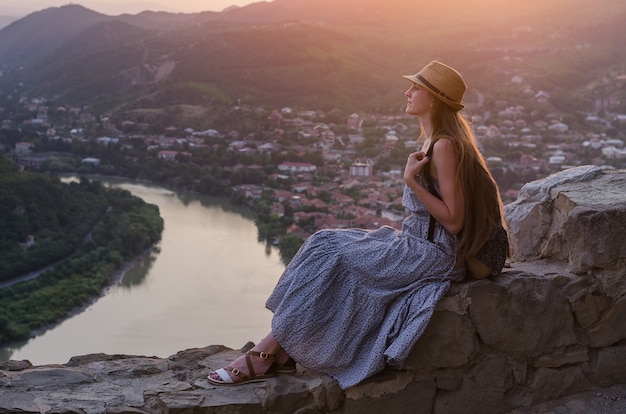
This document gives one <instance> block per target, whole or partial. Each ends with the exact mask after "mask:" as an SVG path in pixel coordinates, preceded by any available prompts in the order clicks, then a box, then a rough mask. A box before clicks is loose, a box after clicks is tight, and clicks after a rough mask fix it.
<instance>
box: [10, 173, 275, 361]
mask: <svg viewBox="0 0 626 414" xmlns="http://www.w3.org/2000/svg"><path fill="white" fill-rule="evenodd" d="M103 181H104V180H103ZM106 183H108V184H107V185H109V184H110V185H115V186H118V187H121V188H125V189H127V190H129V191H131V193H133V194H135V195H137V196H138V197H141V198H142V199H144V200H145V201H146V202H148V203H153V204H156V205H157V206H159V209H160V212H161V216H162V217H163V219H164V230H163V234H162V239H161V241H160V243H159V245H158V248H157V249H155V250H154V251H151V252H150V253H148V254H146V255H144V256H142V257H140V258H138V259H136V260H135V261H134V262H133V263H132V266H131V267H130V268H129V269H128V271H127V272H126V273H125V275H124V277H123V278H122V279H121V280H120V282H119V283H117V284H115V285H113V286H111V287H110V288H109V289H107V291H106V292H105V294H104V295H103V296H102V297H101V298H99V299H98V300H97V301H96V302H95V303H93V304H92V305H90V306H89V307H87V308H86V309H85V310H83V311H82V312H80V313H79V314H77V315H75V316H73V317H71V318H70V319H67V320H65V321H63V322H62V323H60V324H59V325H58V326H56V327H54V328H53V329H50V330H48V331H46V332H45V333H43V334H41V335H39V336H37V337H35V338H32V339H31V340H29V341H27V342H26V343H23V344H16V345H14V346H12V347H7V348H4V349H0V358H1V359H4V360H6V359H16V360H21V359H28V360H30V361H31V362H32V363H33V364H35V365H41V364H47V363H64V362H67V361H68V360H69V358H71V357H72V356H75V355H83V354H88V353H99V352H104V353H107V354H114V353H122V354H134V355H156V356H160V357H167V356H169V355H173V354H175V353H176V352H178V351H180V350H183V349H187V348H192V347H202V346H207V345H211V344H223V345H226V346H230V347H240V346H242V345H243V344H245V343H246V342H247V341H249V340H252V341H258V340H259V339H260V338H262V337H263V336H264V335H265V334H266V333H267V332H268V330H269V326H270V320H271V313H270V312H269V311H268V310H266V309H265V307H264V304H265V300H266V298H267V296H268V295H269V293H270V292H271V290H272V289H273V287H274V285H275V283H276V281H277V280H278V277H279V276H280V274H281V273H282V271H283V269H284V265H283V264H282V262H281V260H280V255H279V254H278V251H277V250H276V249H275V248H272V247H270V246H267V245H266V244H265V243H260V242H259V241H258V240H257V238H258V231H257V229H256V226H255V225H254V222H253V221H252V215H251V213H250V212H248V211H246V210H244V209H241V208H238V207H236V206H231V205H229V204H228V203H227V202H226V201H225V200H222V199H217V198H211V197H196V196H194V195H191V194H176V193H174V192H172V191H169V190H166V189H163V188H160V187H154V186H150V185H145V184H138V183H134V182H127V181H124V180H107V181H106Z"/></svg>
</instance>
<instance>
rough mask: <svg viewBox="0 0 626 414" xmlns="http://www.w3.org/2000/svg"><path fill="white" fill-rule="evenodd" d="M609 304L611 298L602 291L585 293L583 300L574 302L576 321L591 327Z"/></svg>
mask: <svg viewBox="0 0 626 414" xmlns="http://www.w3.org/2000/svg"><path fill="white" fill-rule="evenodd" d="M608 306H609V299H608V298H607V297H606V296H604V295H602V294H601V293H600V292H594V293H591V294H588V295H585V296H584V297H583V298H582V299H581V300H577V301H575V302H573V303H572V310H573V311H574V316H575V318H576V322H578V324H579V325H580V326H581V327H583V328H589V327H591V326H592V325H594V324H595V323H596V322H598V320H599V319H600V315H601V314H602V312H604V311H605V310H606V309H607V308H608Z"/></svg>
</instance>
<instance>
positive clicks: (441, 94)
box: [415, 73, 458, 103]
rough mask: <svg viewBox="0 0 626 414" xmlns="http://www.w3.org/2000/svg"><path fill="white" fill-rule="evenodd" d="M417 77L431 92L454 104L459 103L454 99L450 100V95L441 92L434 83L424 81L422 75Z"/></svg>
mask: <svg viewBox="0 0 626 414" xmlns="http://www.w3.org/2000/svg"><path fill="white" fill-rule="evenodd" d="M415 77H416V78H417V79H419V80H420V81H421V82H422V83H423V84H424V85H426V87H427V88H428V89H430V90H431V91H433V92H435V93H436V94H437V95H439V96H443V97H444V98H446V99H447V100H449V101H452V102H454V103H458V102H456V101H455V100H454V99H452V98H450V97H449V96H448V95H446V93H445V92H442V91H440V90H439V89H438V88H437V87H436V86H435V85H433V84H432V83H430V82H428V81H427V80H426V79H424V77H423V76H422V75H420V74H419V73H418V74H417V75H415Z"/></svg>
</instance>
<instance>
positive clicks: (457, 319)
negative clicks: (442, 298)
mask: <svg viewBox="0 0 626 414" xmlns="http://www.w3.org/2000/svg"><path fill="white" fill-rule="evenodd" d="M477 352H478V340H477V338H476V332H475V330H474V327H473V326H472V323H471V322H470V320H469V319H467V318H466V317H462V316H460V315H458V314H457V313H453V312H447V311H439V312H435V313H434V315H433V317H432V319H431V323H430V325H429V326H428V327H427V328H426V330H425V331H424V334H423V335H422V337H421V338H420V339H419V340H418V341H417V344H416V345H415V347H414V348H413V351H411V354H410V355H409V358H408V359H407V361H406V362H405V368H406V369H416V370H419V369H423V368H425V367H433V368H446V367H459V366H461V365H464V364H466V363H467V362H469V360H470V359H471V358H472V357H473V356H474V355H475V354H476V353H477Z"/></svg>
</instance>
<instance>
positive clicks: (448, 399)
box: [434, 356, 513, 414]
mask: <svg viewBox="0 0 626 414" xmlns="http://www.w3.org/2000/svg"><path fill="white" fill-rule="evenodd" d="M512 383H513V381H512V377H511V369H510V367H509V366H508V364H507V363H506V358H504V357H501V356H490V357H487V358H480V359H479V360H475V361H473V366H472V368H471V369H470V371H469V372H468V373H467V375H465V376H464V378H463V382H462V384H461V386H460V387H459V389H458V390H455V391H454V392H450V391H441V392H438V393H437V398H436V399H435V406H434V412H435V413H437V414H458V413H464V414H473V413H475V414H483V413H500V412H502V411H504V410H505V409H506V408H507V406H506V404H505V402H504V395H505V393H506V391H507V390H508V389H509V388H510V387H511V386H512Z"/></svg>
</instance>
